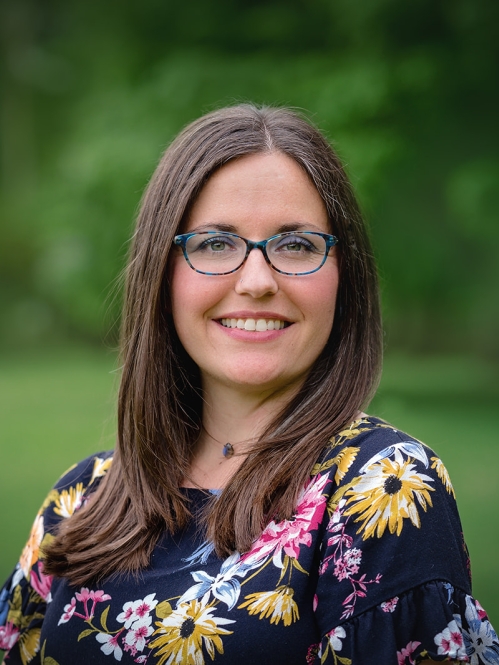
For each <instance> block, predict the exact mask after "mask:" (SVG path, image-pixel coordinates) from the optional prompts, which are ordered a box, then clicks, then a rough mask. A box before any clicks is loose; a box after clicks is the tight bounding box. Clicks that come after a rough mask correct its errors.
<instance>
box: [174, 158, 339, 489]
mask: <svg viewBox="0 0 499 665" xmlns="http://www.w3.org/2000/svg"><path fill="white" fill-rule="evenodd" d="M221 228H223V229H224V230H226V231H231V232H234V233H237V234H238V235H241V236H243V237H245V238H249V239H251V240H263V239H265V238H268V237H269V236H272V235H274V234H276V233H279V232H282V231H283V230H298V229H299V230H306V231H320V232H324V233H331V231H332V229H331V228H330V224H329V219H328V215H327V212H326V208H325V206H324V203H323V201H322V199H321V197H320V195H319V193H318V192H317V190H316V189H315V187H314V185H313V184H312V183H311V181H310V180H309V178H308V176H307V175H306V174H305V172H304V171H303V170H302V169H301V167H300V166H299V165H298V164H297V163H296V162H295V161H294V160H293V159H291V158H290V157H288V156H287V155H284V154H282V153H277V152H275V153H265V154H257V155H250V156H246V157H243V158H240V159H238V160H234V161H232V162H230V163H229V164H227V165H226V166H224V167H222V168H221V169H220V170H218V171H217V172H216V173H215V174H214V175H213V176H212V177H211V178H210V179H209V180H208V182H207V183H206V185H205V186H204V188H203V189H202V191H201V193H200V195H199V197H198V198H197V200H196V202H195V204H194V206H193V208H192V211H191V214H190V216H189V218H188V220H187V223H186V225H185V228H184V229H183V232H190V231H207V230H217V229H221ZM338 277H339V276H338V265H337V259H336V254H335V250H334V248H333V250H331V251H330V255H329V256H328V258H327V260H326V262H325V264H324V266H323V267H322V268H321V269H320V270H319V271H317V272H315V273H313V274H310V275H302V276H290V275H282V274H280V273H278V272H276V271H275V270H273V269H272V268H271V267H270V266H269V265H268V264H267V263H266V261H265V259H264V256H263V254H262V252H261V251H260V250H253V251H252V252H250V255H249V257H248V259H247V261H246V263H245V264H244V265H243V266H242V268H240V269H239V270H238V271H237V272H235V273H232V274H229V275H220V276H213V275H202V274H200V273H197V272H195V271H194V270H192V269H191V268H190V267H189V265H188V264H187V262H186V261H185V259H184V257H183V255H182V253H181V252H180V251H178V250H177V251H176V253H175V256H174V258H173V261H172V268H171V275H170V279H171V299H172V314H173V319H174V322H175V327H176V329H177V333H178V335H179V338H180V340H181V342H182V344H183V345H184V348H185V349H186V351H187V352H188V353H189V355H190V356H191V358H192V359H193V360H194V361H195V362H196V364H197V365H198V367H199V368H200V371H201V379H202V387H203V393H204V399H205V407H204V411H203V424H204V427H205V430H206V431H205V432H203V433H202V436H201V438H200V440H199V442H198V446H197V449H196V453H195V457H194V461H193V465H192V469H191V473H190V474H189V478H188V479H186V482H185V484H186V485H194V486H202V487H210V488H215V487H222V486H223V485H224V483H225V482H226V481H227V479H228V478H230V476H231V475H232V474H233V473H234V472H235V471H236V469H237V467H238V466H239V464H240V463H241V462H242V459H243V455H244V452H247V450H248V449H249V448H250V447H251V442H252V440H254V439H255V437H257V436H258V434H259V432H260V431H261V430H262V428H263V427H265V425H266V424H267V423H268V422H269V421H270V420H271V419H272V418H273V417H274V415H275V414H276V413H277V412H278V411H279V410H280V409H281V408H282V407H283V405H284V404H285V403H286V402H288V401H289V399H290V398H291V397H292V396H293V395H294V394H295V392H296V391H297V390H298V389H299V387H300V386H301V385H302V383H303V381H304V379H305V377H306V376H307V374H308V372H309V371H310V368H311V367H312V365H313V363H314V362H315V360H316V359H317V357H318V356H319V354H320V352H321V351H322V349H323V348H324V346H325V344H326V342H327V339H328V338H329V335H330V332H331V328H332V325H333V319H334V309H335V303H336V294H337V289H338ZM226 317H227V318H230V317H233V318H255V319H259V318H265V319H280V320H284V321H286V322H287V323H289V325H288V326H287V327H286V328H284V329H282V330H277V331H268V332H264V333H258V332H247V331H241V330H234V329H229V328H224V327H223V326H222V325H221V323H220V319H221V318H226ZM227 441H230V442H231V443H232V444H233V445H234V448H235V450H236V453H242V454H241V455H239V454H238V455H235V456H234V457H233V458H231V459H230V460H226V459H225V458H223V456H222V455H221V448H222V445H223V444H224V443H226V442H227Z"/></svg>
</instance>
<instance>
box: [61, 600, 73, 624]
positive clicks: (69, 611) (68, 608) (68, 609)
mask: <svg viewBox="0 0 499 665" xmlns="http://www.w3.org/2000/svg"><path fill="white" fill-rule="evenodd" d="M75 610H76V598H75V597H74V596H73V598H71V601H70V603H69V604H68V605H64V614H63V615H62V617H61V618H60V619H59V623H58V624H57V625H58V626H60V625H61V623H67V622H68V621H69V620H70V619H71V617H72V616H73V614H74V613H75Z"/></svg>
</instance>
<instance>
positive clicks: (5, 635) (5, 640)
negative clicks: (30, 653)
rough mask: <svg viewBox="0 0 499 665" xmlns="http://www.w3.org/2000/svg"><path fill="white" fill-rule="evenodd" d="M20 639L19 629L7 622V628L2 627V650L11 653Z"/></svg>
mask: <svg viewBox="0 0 499 665" xmlns="http://www.w3.org/2000/svg"><path fill="white" fill-rule="evenodd" d="M18 639H19V628H17V627H16V626H14V624H13V623H11V622H10V621H7V623H6V624H5V626H0V649H3V650H4V651H9V650H10V649H12V647H13V646H14V644H15V643H16V642H17V640H18Z"/></svg>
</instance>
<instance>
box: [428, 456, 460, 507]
mask: <svg viewBox="0 0 499 665" xmlns="http://www.w3.org/2000/svg"><path fill="white" fill-rule="evenodd" d="M430 460H431V461H432V462H433V464H432V465H431V468H432V469H435V471H436V472H437V476H438V477H439V478H440V480H441V481H442V482H443V484H444V485H445V489H446V490H447V492H449V494H452V496H453V497H454V498H456V493H455V492H454V488H453V487H452V483H451V481H450V477H449V472H448V471H447V469H446V468H445V466H444V463H443V462H442V460H441V459H440V458H439V457H431V458H430Z"/></svg>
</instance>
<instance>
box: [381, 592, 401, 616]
mask: <svg viewBox="0 0 499 665" xmlns="http://www.w3.org/2000/svg"><path fill="white" fill-rule="evenodd" d="M398 602H399V597H398V596H395V597H394V598H390V600H386V601H385V602H384V603H381V609H382V610H383V612H394V611H395V608H396V607H397V603H398Z"/></svg>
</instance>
